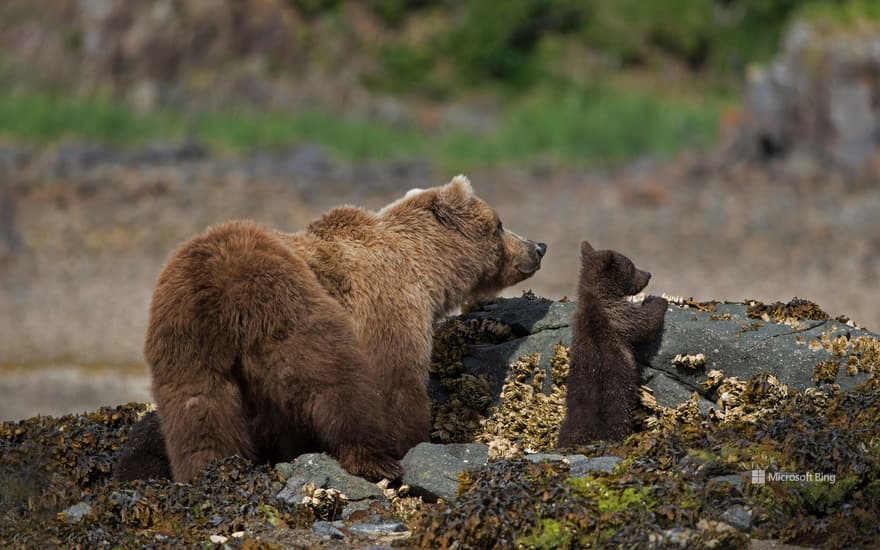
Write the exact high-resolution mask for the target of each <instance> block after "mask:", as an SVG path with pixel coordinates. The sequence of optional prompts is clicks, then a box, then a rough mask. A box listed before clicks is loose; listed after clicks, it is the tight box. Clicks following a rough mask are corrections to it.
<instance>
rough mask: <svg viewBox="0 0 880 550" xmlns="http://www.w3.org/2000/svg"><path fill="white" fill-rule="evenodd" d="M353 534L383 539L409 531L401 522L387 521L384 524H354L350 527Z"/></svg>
mask: <svg viewBox="0 0 880 550" xmlns="http://www.w3.org/2000/svg"><path fill="white" fill-rule="evenodd" d="M348 530H349V531H351V532H352V533H358V534H361V535H366V536H368V537H381V536H386V535H397V534H400V533H405V532H406V531H407V528H406V525H404V524H402V523H400V522H399V521H387V522H382V523H352V524H351V525H349V526H348Z"/></svg>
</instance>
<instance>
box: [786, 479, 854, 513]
mask: <svg viewBox="0 0 880 550" xmlns="http://www.w3.org/2000/svg"><path fill="white" fill-rule="evenodd" d="M858 484H859V479H858V478H857V477H855V476H847V477H844V478H842V479H835V481H834V482H833V483H830V482H818V481H814V482H806V483H798V484H795V485H793V486H794V488H795V489H796V490H797V492H798V493H800V495H801V497H802V499H803V503H804V505H805V506H806V507H807V509H808V510H809V511H811V512H814V513H817V514H825V513H827V512H828V511H830V510H832V509H833V508H835V507H836V506H838V505H839V504H840V503H842V502H844V501H846V500H847V499H848V498H849V496H850V494H851V493H852V491H853V489H855V487H856V486H857V485H858Z"/></svg>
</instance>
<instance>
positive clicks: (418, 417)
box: [117, 176, 546, 482]
mask: <svg viewBox="0 0 880 550" xmlns="http://www.w3.org/2000/svg"><path fill="white" fill-rule="evenodd" d="M545 250H546V245H544V244H540V243H536V242H533V241H528V240H525V239H523V238H521V237H519V236H517V235H516V234H514V233H511V232H509V231H505V230H504V228H503V227H502V225H501V222H500V220H499V218H498V214H497V213H496V212H495V211H494V210H493V209H492V208H490V207H489V206H488V205H487V204H486V203H485V202H484V201H482V200H481V199H479V198H478V197H477V196H476V195H474V193H473V189H472V188H471V185H470V182H469V181H468V180H467V178H465V177H463V176H459V177H456V178H454V179H453V180H452V181H451V182H450V183H449V184H447V185H444V186H440V187H434V188H430V189H426V190H414V191H411V192H410V193H407V195H406V196H405V197H403V198H402V199H400V200H398V201H396V202H394V203H392V204H390V205H388V206H386V207H385V208H383V209H382V210H380V211H379V212H368V211H366V210H361V209H357V208H353V207H341V208H336V209H333V210H331V211H330V212H328V213H327V214H325V215H324V216H322V217H321V218H320V219H318V220H316V221H315V222H313V223H312V224H311V225H309V226H308V227H307V228H306V229H305V230H303V231H300V232H298V233H282V232H280V231H276V230H273V229H269V228H266V227H263V226H260V225H257V224H254V223H250V222H230V223H226V224H223V225H220V226H217V227H214V228H211V229H209V230H208V231H206V232H205V233H204V234H203V235H201V236H198V237H196V238H194V239H192V240H191V241H189V242H187V243H185V244H184V245H182V246H181V247H180V248H179V249H178V250H177V251H176V252H175V253H174V254H173V255H172V257H171V259H170V260H169V262H168V264H167V266H166V267H165V269H164V270H163V271H162V273H161V275H160V276H159V281H158V283H157V285H156V289H155V292H154V293H153V299H152V303H151V305H150V321H149V328H148V330H147V336H146V342H145V345H144V354H145V356H146V359H147V362H148V363H149V365H150V369H151V374H152V380H153V395H154V397H155V399H156V404H157V413H158V426H159V428H160V429H161V437H149V434H148V433H140V434H139V438H138V439H139V441H140V442H141V443H139V444H140V445H142V452H147V449H146V447H149V446H150V445H153V446H159V445H160V444H161V443H162V441H163V440H164V446H165V448H166V449H167V455H168V457H169V458H170V463H171V470H172V472H173V474H174V479H175V480H176V481H179V482H184V481H188V480H190V479H192V478H193V476H195V475H196V474H198V473H199V472H200V471H201V470H202V469H203V468H204V467H205V466H206V465H207V464H208V463H209V462H211V461H213V460H216V459H220V458H223V457H226V456H230V455H234V454H237V455H240V456H242V457H244V458H248V459H251V460H254V461H259V462H277V461H280V460H290V459H292V458H295V457H296V456H297V455H299V454H302V453H305V452H315V451H326V452H328V453H329V454H331V455H332V456H334V457H335V458H336V459H338V460H339V463H340V464H341V465H342V466H343V467H344V468H345V469H346V470H348V471H349V472H350V473H352V474H356V475H362V476H364V477H367V478H370V479H381V478H383V477H387V478H395V477H397V476H398V475H399V474H400V465H399V463H398V460H399V459H400V458H402V457H403V455H404V454H405V453H406V451H407V450H408V449H409V448H410V447H412V446H413V445H415V444H417V443H419V442H421V441H425V440H427V439H428V435H429V429H430V406H431V403H430V399H429V397H428V393H427V377H428V365H429V362H430V355H431V340H432V336H433V326H434V323H435V322H436V321H437V320H438V319H440V318H441V317H442V316H443V315H445V314H447V313H448V312H449V311H450V310H451V309H452V308H455V307H458V306H460V305H461V304H462V303H464V302H465V301H466V300H468V299H471V298H473V297H475V296H480V295H485V294H492V293H495V292H497V291H499V290H501V289H502V288H504V287H506V286H509V285H511V284H514V283H517V282H519V281H522V280H524V279H526V278H528V277H530V276H531V275H532V274H534V273H535V272H536V271H537V270H538V269H539V268H540V265H541V257H542V256H543V255H544V252H545ZM152 422H154V423H155V419H154V420H153V421H152ZM144 431H147V432H148V431H149V427H146V428H145V429H144ZM153 431H154V432H155V428H154V429H153ZM153 435H154V436H156V435H157V434H153ZM134 444H138V443H137V442H135V443H133V445H134ZM157 452H158V450H157ZM134 454H137V452H135V453H134ZM131 455H132V453H128V454H127V456H128V457H129V460H131ZM130 466H131V465H126V464H120V465H119V466H118V467H117V476H118V477H130V476H131V472H132V468H131V467H130Z"/></svg>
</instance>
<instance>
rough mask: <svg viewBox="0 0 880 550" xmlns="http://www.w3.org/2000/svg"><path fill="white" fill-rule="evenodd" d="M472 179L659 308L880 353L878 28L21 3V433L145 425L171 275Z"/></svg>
mask: <svg viewBox="0 0 880 550" xmlns="http://www.w3.org/2000/svg"><path fill="white" fill-rule="evenodd" d="M462 172H463V173H466V174H468V175H469V176H470V177H471V179H472V181H473V182H474V186H475V188H476V190H477V192H478V194H480V195H481V196H483V197H484V198H485V199H487V200H488V201H489V202H490V203H491V204H492V205H493V206H495V207H496V208H497V209H498V211H499V212H500V214H501V216H502V218H503V219H504V222H505V225H506V226H507V227H510V228H512V229H514V230H515V231H517V232H518V233H520V234H522V235H525V236H527V237H528V238H531V239H535V240H540V241H544V242H547V243H548V244H549V252H548V255H547V257H546V259H545V263H544V268H543V269H542V270H541V271H540V272H539V273H538V274H537V275H536V276H535V277H533V278H532V279H530V280H528V281H526V282H525V283H524V284H523V285H521V287H522V288H519V287H517V288H512V289H510V290H509V292H508V295H515V294H519V293H520V292H521V291H522V290H525V289H529V288H530V289H533V290H534V291H535V292H536V293H538V294H541V295H544V296H547V297H550V298H554V299H559V298H561V297H563V296H566V295H568V296H570V295H571V294H572V292H573V288H574V284H575V281H576V278H577V269H578V250H579V247H578V245H579V243H580V241H581V240H582V239H589V240H590V241H591V242H592V243H593V244H594V245H595V246H597V247H601V248H615V249H617V250H620V251H622V252H624V253H626V254H627V255H629V256H630V257H632V258H633V259H634V260H635V262H636V263H637V264H638V265H640V266H641V267H644V268H645V269H648V270H650V271H652V272H653V274H654V277H653V279H652V283H651V287H649V290H650V291H651V292H652V293H656V294H659V293H661V292H666V293H669V294H673V295H680V296H684V297H695V298H697V299H717V300H725V299H726V300H741V299H744V298H751V299H758V300H762V301H774V300H783V301H788V300H789V299H791V298H792V297H794V296H799V297H803V298H808V299H811V300H814V301H816V302H818V303H819V304H820V305H821V306H823V307H824V308H825V309H826V311H828V312H829V313H830V314H831V315H833V316H836V315H840V314H846V315H848V316H850V317H852V318H853V319H854V320H856V321H857V322H859V323H860V324H863V325H865V326H866V327H867V328H869V329H870V328H872V329H877V328H880V307H878V306H880V302H878V299H877V294H876V288H877V281H878V274H880V222H878V220H880V188H878V184H880V1H878V0H838V1H832V0H665V1H662V2H639V1H636V0H619V1H616V2H604V1H601V0H580V1H577V0H508V1H506V2H495V1H492V0H474V1H470V2H465V1H461V0H445V1H441V0H437V1H432V0H364V1H360V2H357V1H343V0H240V1H234V2H233V1H223V0H127V1H126V2H117V1H113V0H46V1H42V2H34V1H33V0H4V1H3V2H0V420H3V419H17V418H23V417H26V416H30V415H33V414H36V413H43V414H59V413H64V412H73V411H82V410H86V409H90V408H94V407H97V406H98V405H101V404H112V403H120V402H125V401H128V400H140V401H149V400H150V396H149V379H148V372H147V368H146V366H145V364H144V363H143V358H142V353H141V345H142V340H143V335H144V331H145V326H146V321H147V313H148V304H149V299H150V293H151V291H152V287H153V285H154V283H155V279H156V277H157V275H158V273H159V271H160V269H161V268H162V266H163V263H164V261H165V259H166V258H167V256H168V254H169V253H170V252H171V251H172V250H173V248H174V247H175V246H176V245H177V244H178V243H180V242H182V241H183V240H185V239H187V238H189V237H191V236H193V235H195V234H196V233H198V232H200V231H201V230H202V229H203V228H204V227H205V226H207V225H210V224H214V223H218V222H221V221H223V220H227V219H230V218H241V217H247V218H252V219H255V220H258V221H261V222H264V223H266V224H270V225H273V226H277V227H279V228H282V229H286V230H290V231H294V230H297V229H299V228H302V227H303V226H304V225H306V224H307V222H308V221H309V220H311V219H312V218H313V217H315V216H316V215H317V214H319V213H320V212H321V211H323V210H325V209H327V208H329V207H331V206H333V205H338V204H342V203H350V204H358V205H363V206H366V207H369V208H378V207H380V206H381V205H383V204H385V203H387V202H388V201H390V200H392V199H393V198H395V197H396V196H399V195H401V194H402V193H404V192H405V191H406V190H407V189H409V188H412V187H425V186H430V185H435V184H441V183H444V182H446V181H448V180H449V179H450V178H451V176H453V175H455V174H458V173H462Z"/></svg>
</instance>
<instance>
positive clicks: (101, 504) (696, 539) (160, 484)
mask: <svg viewBox="0 0 880 550" xmlns="http://www.w3.org/2000/svg"><path fill="white" fill-rule="evenodd" d="M573 307H574V305H573V304H572V303H569V302H564V301H563V302H554V301H550V300H544V299H540V298H536V297H535V296H533V295H525V296H524V297H522V298H515V299H499V300H495V301H492V302H489V303H482V304H478V305H475V306H473V307H472V308H470V309H469V310H468V311H467V312H465V313H464V314H463V315H462V316H459V317H454V318H451V319H449V320H448V321H446V322H445V323H444V324H443V325H441V326H440V327H438V330H437V333H436V337H435V350H434V362H433V364H432V377H431V389H432V393H433V396H434V400H435V408H434V433H433V434H432V440H433V441H432V443H424V444H421V445H419V446H417V447H415V448H414V449H412V450H411V451H410V453H409V454H408V455H407V457H406V458H405V459H404V461H403V464H404V467H405V470H406V472H407V473H406V475H405V476H404V478H403V479H402V480H401V481H399V482H396V483H391V484H389V483H387V482H384V483H381V484H378V485H377V484H372V483H369V482H366V481H365V480H363V479H360V478H357V477H354V476H350V475H348V474H346V473H345V472H344V471H343V470H342V469H341V468H339V466H338V465H337V464H336V463H335V461H333V460H332V459H330V458H329V457H327V456H325V455H320V454H313V455H303V456H300V457H298V458H296V459H295V460H293V461H292V462H290V463H281V464H277V465H275V466H274V467H270V466H265V465H253V464H250V463H248V462H246V461H244V460H241V459H239V458H236V457H233V458H229V459H227V460H224V461H222V462H219V463H215V464H214V465H212V466H211V467H210V468H209V469H208V470H207V471H206V472H205V473H204V474H203V475H202V476H200V477H199V478H197V479H196V480H194V481H193V482H192V483H191V484H175V483H172V482H170V481H169V480H167V479H159V480H150V481H136V482H125V483H120V482H117V481H113V480H111V478H110V474H111V470H112V466H113V464H114V462H115V460H116V458H117V457H118V455H119V452H120V448H121V446H122V444H123V443H124V442H125V441H126V439H127V437H128V436H129V432H130V430H131V427H132V426H133V425H134V424H135V423H136V422H137V420H138V419H140V418H141V417H142V416H143V414H145V413H146V412H148V410H149V407H148V406H147V405H138V404H129V405H124V406H119V407H106V408H102V409H100V410H98V411H96V412H93V413H88V414H83V415H69V416H62V417H58V418H52V417H35V418H31V419H27V420H24V421H21V422H6V423H3V424H0V450H2V453H0V456H2V458H0V546H3V547H13V548H19V547H21V548H35V547H45V546H46V545H47V544H49V545H58V546H65V547H90V548H91V547H166V546H175V545H193V544H200V545H203V546H204V547H230V548H278V547H281V548H303V547H342V548H363V547H387V546H403V547H413V546H423V547H452V546H453V545H455V546H456V547H460V548H488V547H493V546H495V545H498V546H504V547H510V546H518V547H526V548H554V547H570V546H600V545H601V546H606V545H624V546H632V545H638V546H640V547H653V548H666V547H714V548H744V547H750V546H751V547H755V548H757V547H762V546H761V544H763V543H760V542H756V541H764V540H778V541H784V542H787V543H790V544H798V545H803V546H823V547H860V546H866V545H870V544H872V543H873V541H875V540H876V537H877V535H878V534H880V532H878V530H880V527H878V525H880V523H878V522H877V519H878V517H880V508H878V506H880V504H878V503H880V423H878V420H880V385H878V382H877V378H876V372H878V371H877V369H878V368H880V340H878V336H877V335H875V334H872V333H869V332H867V331H864V330H862V329H860V328H858V327H857V326H856V324H855V323H853V322H852V321H849V320H848V319H845V318H838V319H831V318H828V316H827V315H826V314H825V313H824V312H823V311H822V310H821V309H820V308H819V307H818V306H816V305H815V304H812V303H811V302H807V301H804V300H793V301H792V302H789V303H787V304H781V303H777V304H766V305H765V304H760V303H757V302H747V303H742V304H731V303H715V302H710V303H697V302H692V301H685V300H678V303H673V304H672V305H670V307H669V310H668V312H667V316H666V327H665V330H664V335H663V337H662V339H661V341H660V342H659V343H658V345H657V346H656V348H655V349H652V350H646V351H645V353H644V356H643V357H642V358H641V361H642V363H643V365H642V366H643V369H644V373H645V389H644V390H643V394H642V404H643V406H642V411H641V418H640V426H641V428H640V430H639V431H638V432H637V433H636V434H634V435H633V436H632V437H630V438H628V439H627V440H625V441H624V442H621V443H617V444H610V445H609V444H604V443H602V444H595V445H590V446H587V447H585V448H581V449H571V450H565V451H564V452H562V453H559V452H557V451H553V450H552V448H551V447H552V442H553V441H555V435H554V434H555V433H556V431H557V430H558V419H557V418H556V417H555V416H554V415H555V414H558V411H559V407H560V399H562V403H564V377H565V374H566V371H567V354H566V348H565V346H566V345H567V344H568V343H569V342H570V329H569V327H568V319H569V316H570V313H571V310H572V308H573ZM753 471H762V472H764V473H765V476H766V477H764V478H761V479H759V478H757V477H754V476H755V474H754V473H753ZM784 473H789V474H796V475H801V477H802V478H804V479H799V478H797V477H796V476H795V477H791V476H789V478H785V476H782V477H780V475H779V474H784ZM807 474H809V475H810V476H812V477H811V478H810V479H806V477H805V476H807ZM779 479H782V480H779ZM786 479H787V480H786ZM761 482H763V483H761ZM765 547H766V546H765Z"/></svg>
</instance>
